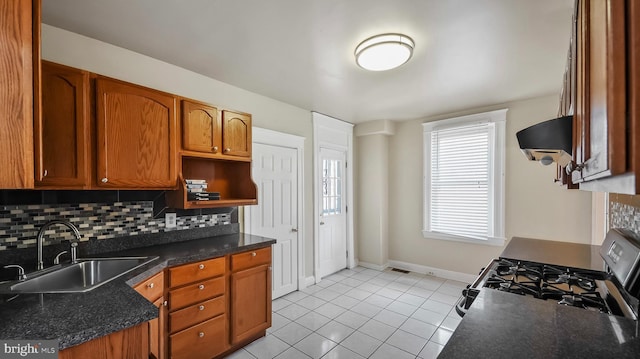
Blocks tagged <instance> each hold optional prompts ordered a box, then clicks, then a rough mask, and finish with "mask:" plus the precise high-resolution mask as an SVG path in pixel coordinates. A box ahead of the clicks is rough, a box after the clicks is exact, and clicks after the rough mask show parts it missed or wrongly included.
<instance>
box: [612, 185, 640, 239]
mask: <svg viewBox="0 0 640 359" xmlns="http://www.w3.org/2000/svg"><path fill="white" fill-rule="evenodd" d="M609 228H625V229H628V230H630V231H632V232H634V233H636V234H637V235H639V236H640V195H637V196H629V195H622V194H614V193H611V194H609Z"/></svg>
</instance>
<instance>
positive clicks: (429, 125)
mask: <svg viewBox="0 0 640 359" xmlns="http://www.w3.org/2000/svg"><path fill="white" fill-rule="evenodd" d="M507 111H508V109H500V110H495V111H489V112H483V113H478V114H473V115H467V116H460V117H454V118H448V119H444V120H438V121H431V122H425V123H423V124H422V127H423V166H424V167H423V181H422V183H423V222H422V223H423V227H422V228H423V229H422V235H423V237H424V238H427V239H438V240H447V241H459V242H466V243H474V244H486V245H492V246H503V245H504V242H505V220H504V217H505V151H506V147H505V132H506V121H507ZM484 123H493V124H494V127H493V128H494V131H492V132H493V133H492V134H490V138H491V140H490V142H491V143H490V148H489V153H490V155H491V160H490V163H489V168H490V171H491V176H490V177H491V178H490V188H491V190H490V196H489V197H490V198H489V208H490V213H489V223H488V233H487V238H486V239H475V238H470V237H463V236H458V235H452V234H446V233H442V232H435V231H431V229H430V211H431V208H430V207H431V206H430V202H431V171H430V169H431V134H432V132H433V131H437V130H443V129H448V128H455V127H463V126H469V125H473V124H484Z"/></svg>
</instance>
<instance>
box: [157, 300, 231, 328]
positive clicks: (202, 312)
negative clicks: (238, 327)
mask: <svg viewBox="0 0 640 359" xmlns="http://www.w3.org/2000/svg"><path fill="white" fill-rule="evenodd" d="M225 309H226V303H225V296H224V295H221V296H219V297H217V298H214V299H209V300H207V301H204V302H201V303H197V304H194V305H192V306H190V307H186V308H184V309H180V310H177V311H175V312H172V313H171V314H169V332H170V333H175V332H177V331H180V330H183V329H185V328H188V327H190V326H192V325H194V324H198V323H200V322H203V321H205V320H207V319H210V318H213V317H215V316H216V315H220V314H224V312H225Z"/></svg>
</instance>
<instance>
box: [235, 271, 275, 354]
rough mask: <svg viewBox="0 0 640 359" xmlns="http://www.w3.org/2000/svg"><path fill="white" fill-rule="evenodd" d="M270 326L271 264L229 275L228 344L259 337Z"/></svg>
mask: <svg viewBox="0 0 640 359" xmlns="http://www.w3.org/2000/svg"><path fill="white" fill-rule="evenodd" d="M270 326H271V267H270V265H267V264H265V265H261V266H257V267H254V268H250V269H245V270H243V271H239V272H235V273H233V274H231V343H232V344H237V343H239V342H241V341H243V340H246V339H249V338H251V337H254V336H256V335H259V334H260V333H261V332H263V331H265V330H266V329H267V328H269V327H270Z"/></svg>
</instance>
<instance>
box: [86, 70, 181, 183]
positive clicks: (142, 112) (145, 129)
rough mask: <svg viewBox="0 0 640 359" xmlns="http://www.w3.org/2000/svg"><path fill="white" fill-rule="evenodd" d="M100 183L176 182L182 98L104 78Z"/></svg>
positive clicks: (99, 86)
mask: <svg viewBox="0 0 640 359" xmlns="http://www.w3.org/2000/svg"><path fill="white" fill-rule="evenodd" d="M96 97H97V160H98V164H97V181H96V182H97V185H98V186H100V187H111V188H148V189H153V188H158V189H163V188H175V187H176V186H177V174H176V155H177V151H176V147H175V143H176V100H175V98H174V97H173V96H171V95H168V94H165V93H161V92H158V91H154V90H151V89H147V88H143V87H139V86H135V85H131V84H127V83H123V82H120V81H116V80H111V79H105V78H98V79H97V80H96Z"/></svg>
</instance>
